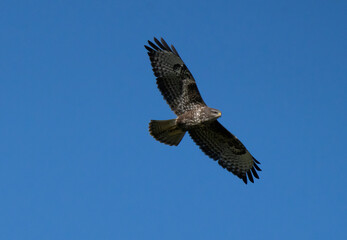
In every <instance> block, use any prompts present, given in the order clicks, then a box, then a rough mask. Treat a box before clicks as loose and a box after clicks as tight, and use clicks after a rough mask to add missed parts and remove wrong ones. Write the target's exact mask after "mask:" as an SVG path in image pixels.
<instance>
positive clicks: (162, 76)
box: [145, 38, 261, 183]
mask: <svg viewBox="0 0 347 240" xmlns="http://www.w3.org/2000/svg"><path fill="white" fill-rule="evenodd" d="M154 42H155V43H152V42H151V41H148V44H149V46H146V45H145V48H146V49H147V50H148V55H149V58H150V60H151V64H152V67H153V72H154V75H155V76H156V77H157V85H158V88H159V90H160V92H161V93H162V95H163V97H164V99H165V100H166V102H167V103H168V104H169V106H170V108H171V109H172V111H174V112H175V114H176V115H177V118H176V119H171V120H152V121H151V122H150V124H149V131H150V134H151V135H152V136H153V137H154V138H155V139H156V140H158V141H160V142H162V143H165V144H168V145H175V146H177V145H178V144H179V143H180V141H181V140H182V138H183V137H184V135H185V133H186V132H187V131H188V133H189V135H190V136H191V138H192V139H193V140H194V142H195V143H196V144H197V145H198V146H199V147H200V149H201V150H202V151H203V152H204V153H205V154H206V155H208V156H209V157H211V158H212V159H214V160H217V161H218V163H219V164H220V165H221V166H222V167H223V168H226V169H227V170H228V171H230V172H232V173H233V174H235V175H236V176H238V177H239V178H241V179H242V180H243V181H244V182H245V183H247V178H248V179H249V180H250V181H251V182H254V179H253V176H254V177H255V178H259V176H258V173H257V171H261V169H260V168H259V167H258V165H257V164H260V163H259V162H258V161H257V160H256V159H255V158H254V157H253V156H252V155H251V154H250V153H249V152H248V150H247V149H246V147H245V146H244V145H243V144H242V143H241V142H240V141H239V140H238V139H237V138H236V137H235V136H234V135H233V134H231V133H230V132H229V131H228V130H226V129H225V128H224V127H223V126H222V125H221V124H220V123H219V122H218V121H217V118H219V117H220V116H221V112H220V111H219V110H217V109H213V108H210V107H208V106H206V104H205V102H204V100H203V99H202V97H201V95H200V93H199V90H198V87H197V86H196V83H195V80H194V78H193V75H192V74H191V73H190V71H189V70H188V68H187V66H186V65H185V64H184V62H183V60H182V59H181V57H180V56H179V54H178V52H177V51H176V49H175V48H174V46H172V45H171V47H169V45H168V44H167V43H166V42H165V41H164V39H161V41H159V40H158V39H156V38H154Z"/></svg>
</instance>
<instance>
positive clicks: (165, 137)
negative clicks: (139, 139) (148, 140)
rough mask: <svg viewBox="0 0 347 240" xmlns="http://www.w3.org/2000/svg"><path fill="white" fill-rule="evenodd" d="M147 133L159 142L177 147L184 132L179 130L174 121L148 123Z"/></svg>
mask: <svg viewBox="0 0 347 240" xmlns="http://www.w3.org/2000/svg"><path fill="white" fill-rule="evenodd" d="M149 133H150V134H151V135H152V136H153V137H154V138H155V139H156V140H158V141H159V142H162V143H165V144H168V145H170V146H172V145H175V146H177V145H178V144H179V143H180V142H181V140H182V138H183V137H184V134H185V133H186V131H183V130H181V129H180V128H179V127H177V125H176V119H170V120H151V121H150V123H149Z"/></svg>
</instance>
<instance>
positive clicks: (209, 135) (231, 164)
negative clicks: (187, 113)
mask: <svg viewBox="0 0 347 240" xmlns="http://www.w3.org/2000/svg"><path fill="white" fill-rule="evenodd" d="M188 132H189V135H190V136H191V137H192V139H193V140H194V142H195V143H196V144H197V145H199V147H200V149H201V150H202V151H203V152H204V153H205V154H206V155H208V156H209V157H211V158H213V159H214V160H218V163H219V165H221V166H222V167H223V168H226V169H227V170H228V171H230V172H232V173H233V174H235V175H236V176H238V177H239V178H241V179H242V180H243V181H244V182H245V183H246V184H247V177H248V179H249V180H250V181H251V182H254V180H253V176H254V177H255V178H259V176H258V174H257V171H256V170H258V171H261V169H260V168H259V167H258V165H257V163H258V164H260V163H259V162H258V161H257V160H256V159H255V158H254V157H253V156H252V155H251V154H250V153H249V152H248V150H247V149H246V147H245V146H244V145H243V144H242V143H241V142H240V140H238V139H237V137H235V136H234V135H233V134H231V133H230V132H229V131H228V130H227V129H225V128H224V127H223V126H222V124H220V123H219V122H218V121H217V120H216V121H213V122H212V123H210V124H201V126H198V127H196V128H194V129H192V130H189V131H188Z"/></svg>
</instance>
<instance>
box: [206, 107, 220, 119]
mask: <svg viewBox="0 0 347 240" xmlns="http://www.w3.org/2000/svg"><path fill="white" fill-rule="evenodd" d="M209 116H210V117H211V120H215V119H217V118H219V117H221V116H222V113H221V111H219V110H218V109H214V108H209Z"/></svg>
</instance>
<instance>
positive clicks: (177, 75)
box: [145, 38, 206, 115]
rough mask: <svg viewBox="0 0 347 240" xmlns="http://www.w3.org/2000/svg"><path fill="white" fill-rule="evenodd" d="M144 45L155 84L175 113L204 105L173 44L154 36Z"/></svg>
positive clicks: (191, 76)
mask: <svg viewBox="0 0 347 240" xmlns="http://www.w3.org/2000/svg"><path fill="white" fill-rule="evenodd" d="M154 42H155V43H156V44H154V43H152V42H151V41H148V44H149V46H150V47H149V46H146V45H145V48H146V49H147V50H148V55H149V58H150V60H151V63H152V67H153V72H154V75H155V76H156V77H157V85H158V88H159V90H160V92H161V93H162V95H163V97H164V99H165V100H166V101H167V103H168V104H169V105H170V107H171V110H172V111H174V112H175V113H176V115H181V114H182V113H184V112H186V111H189V110H192V109H195V108H197V107H201V106H202V105H206V104H205V103H204V101H203V100H202V98H201V95H200V93H199V90H198V87H197V86H196V83H195V80H194V78H193V75H192V74H191V73H190V71H189V70H188V68H187V66H186V65H185V64H184V62H183V61H182V59H181V58H180V56H179V55H178V53H177V51H176V49H175V48H174V46H172V45H171V48H170V47H169V45H168V44H167V43H166V42H165V41H164V39H161V42H160V41H159V40H158V39H156V38H154Z"/></svg>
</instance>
